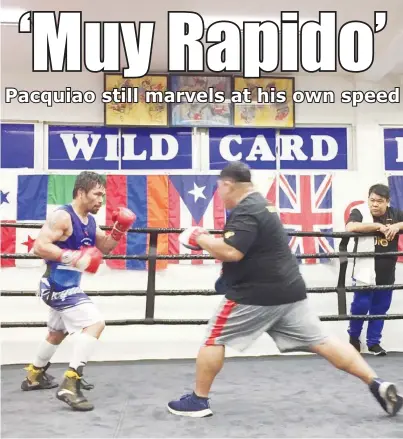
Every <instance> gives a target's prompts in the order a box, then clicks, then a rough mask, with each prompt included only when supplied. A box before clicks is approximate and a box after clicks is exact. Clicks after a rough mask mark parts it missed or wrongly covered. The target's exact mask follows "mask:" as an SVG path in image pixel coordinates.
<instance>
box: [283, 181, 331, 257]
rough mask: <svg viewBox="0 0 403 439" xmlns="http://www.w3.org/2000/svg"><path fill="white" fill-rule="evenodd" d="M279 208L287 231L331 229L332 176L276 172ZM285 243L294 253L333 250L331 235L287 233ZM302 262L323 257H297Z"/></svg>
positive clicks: (323, 230)
mask: <svg viewBox="0 0 403 439" xmlns="http://www.w3.org/2000/svg"><path fill="white" fill-rule="evenodd" d="M278 181H279V211H280V218H281V221H282V223H283V225H284V227H285V229H286V230H287V231H302V232H310V231H318V232H332V231H333V215H332V176H331V175H330V174H326V175H284V174H281V175H280V176H279V180H278ZM289 246H290V248H291V250H292V252H293V253H294V254H296V255H298V254H301V253H308V254H309V253H323V254H327V253H331V252H334V240H333V238H324V237H320V238H314V237H295V236H292V237H290V240H289ZM299 261H300V263H302V264H320V263H323V262H328V261H329V259H327V258H320V259H318V258H312V259H300V260H299Z"/></svg>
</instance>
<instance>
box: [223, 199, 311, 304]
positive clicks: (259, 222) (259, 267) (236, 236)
mask: <svg viewBox="0 0 403 439" xmlns="http://www.w3.org/2000/svg"><path fill="white" fill-rule="evenodd" d="M224 242H225V243H227V244H228V245H231V246H232V247H234V248H236V249H237V250H239V251H240V252H241V253H243V254H244V255H245V256H244V257H243V258H242V259H241V260H240V261H237V262H223V270H222V276H223V279H224V280H225V282H226V283H227V284H228V289H227V291H226V294H225V297H226V298H227V299H229V300H233V301H234V302H237V303H241V304H247V305H281V304H285V303H293V302H298V301H300V300H303V299H305V298H306V287H305V282H304V280H303V278H302V276H301V274H300V271H299V267H298V262H297V259H296V258H295V256H294V255H293V254H292V252H291V250H290V248H289V246H288V236H287V234H286V232H285V230H284V228H283V225H282V224H281V222H280V218H279V217H278V215H277V213H276V211H275V209H274V207H272V206H270V205H269V203H268V201H267V200H266V199H265V198H264V197H263V196H262V195H261V194H260V193H258V192H254V193H252V194H250V195H248V196H247V197H246V198H244V199H243V200H242V201H241V202H240V203H239V204H238V205H237V206H236V207H235V208H234V210H233V211H232V212H231V214H230V216H229V218H228V221H227V223H226V225H225V228H224Z"/></svg>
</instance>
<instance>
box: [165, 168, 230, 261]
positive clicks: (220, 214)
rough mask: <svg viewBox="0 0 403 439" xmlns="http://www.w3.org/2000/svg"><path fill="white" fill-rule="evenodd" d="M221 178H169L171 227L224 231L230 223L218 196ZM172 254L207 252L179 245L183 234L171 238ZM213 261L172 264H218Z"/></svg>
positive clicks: (208, 176) (180, 176)
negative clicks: (226, 223)
mask: <svg viewBox="0 0 403 439" xmlns="http://www.w3.org/2000/svg"><path fill="white" fill-rule="evenodd" d="M217 180H218V176H217V175H171V176H170V177H169V226H168V227H170V228H178V229H181V228H187V227H191V226H201V227H204V228H205V229H207V230H209V229H217V230H223V228H224V225H225V220H226V211H225V208H224V204H223V202H222V201H221V199H220V197H219V196H218V192H217ZM168 253H169V254H195V255H201V254H206V255H208V253H207V252H206V251H194V250H189V249H187V248H186V247H184V246H183V245H181V244H180V243H179V234H177V233H170V234H169V237H168ZM216 262H217V261H215V260H213V259H193V260H181V261H172V263H180V264H192V265H201V264H214V263H216Z"/></svg>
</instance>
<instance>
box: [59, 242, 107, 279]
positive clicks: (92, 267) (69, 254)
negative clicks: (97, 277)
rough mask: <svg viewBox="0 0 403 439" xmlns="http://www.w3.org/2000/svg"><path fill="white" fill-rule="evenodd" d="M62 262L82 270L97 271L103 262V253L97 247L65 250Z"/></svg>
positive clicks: (61, 258)
mask: <svg viewBox="0 0 403 439" xmlns="http://www.w3.org/2000/svg"><path fill="white" fill-rule="evenodd" d="M60 262H61V263H62V264H64V265H70V266H71V267H75V268H78V269H79V270H80V271H87V272H88V273H96V272H97V271H98V268H99V266H100V265H101V262H102V253H101V251H99V250H98V249H97V248H96V247H83V248H82V249H80V250H63V253H62V256H61V257H60Z"/></svg>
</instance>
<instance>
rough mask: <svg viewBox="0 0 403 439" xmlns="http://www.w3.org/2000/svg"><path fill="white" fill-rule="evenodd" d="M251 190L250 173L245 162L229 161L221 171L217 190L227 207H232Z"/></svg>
mask: <svg viewBox="0 0 403 439" xmlns="http://www.w3.org/2000/svg"><path fill="white" fill-rule="evenodd" d="M252 190H253V184H252V174H251V171H250V168H249V166H248V165H247V164H245V163H242V162H231V163H230V164H229V165H227V166H226V167H225V168H224V169H223V170H222V171H221V173H220V176H219V184H218V191H219V194H220V197H221V198H222V200H223V202H224V204H225V207H226V208H227V209H233V208H234V207H235V206H236V205H237V204H238V203H239V202H240V201H241V200H242V199H243V198H244V197H245V196H246V195H247V194H248V193H250V192H251V191H252Z"/></svg>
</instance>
